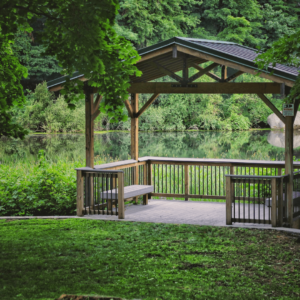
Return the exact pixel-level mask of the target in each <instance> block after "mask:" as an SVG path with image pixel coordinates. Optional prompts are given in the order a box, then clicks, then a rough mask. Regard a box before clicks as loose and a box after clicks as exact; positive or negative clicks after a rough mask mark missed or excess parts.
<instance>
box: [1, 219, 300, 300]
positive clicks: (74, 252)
mask: <svg viewBox="0 0 300 300" xmlns="http://www.w3.org/2000/svg"><path fill="white" fill-rule="evenodd" d="M0 240H1V243H0V252H1V264H0V268H1V272H0V295H1V299H30V300H31V299H51V300H53V299H55V298H57V297H58V296H60V295H61V294H63V293H66V294H85V295H96V294H98V295H110V296H119V297H124V298H127V299H133V298H139V299H295V298H298V297H299V296H300V268H299V267H300V251H299V250H300V244H299V237H298V236H292V235H290V234H287V233H283V232H278V231H273V230H265V231H263V230H255V229H239V228H219V227H208V226H193V225H171V224H152V223H134V222H115V221H99V220H98V221H96V220H83V219H81V220H78V219H77V220H75V219H69V220H23V221H10V222H8V221H5V220H1V221H0Z"/></svg>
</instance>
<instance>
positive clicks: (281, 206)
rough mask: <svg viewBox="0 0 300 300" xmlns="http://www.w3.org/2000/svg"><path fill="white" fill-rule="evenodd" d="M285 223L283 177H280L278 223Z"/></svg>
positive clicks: (280, 224)
mask: <svg viewBox="0 0 300 300" xmlns="http://www.w3.org/2000/svg"><path fill="white" fill-rule="evenodd" d="M282 223H283V178H280V179H279V186H278V219H277V225H278V226H279V227H281V226H282Z"/></svg>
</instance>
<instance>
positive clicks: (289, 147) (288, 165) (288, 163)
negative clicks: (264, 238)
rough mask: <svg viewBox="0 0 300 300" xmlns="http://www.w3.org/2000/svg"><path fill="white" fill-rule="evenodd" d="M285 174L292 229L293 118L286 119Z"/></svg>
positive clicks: (288, 213)
mask: <svg viewBox="0 0 300 300" xmlns="http://www.w3.org/2000/svg"><path fill="white" fill-rule="evenodd" d="M285 118H286V122H285V174H288V175H289V179H288V182H287V183H286V195H287V196H286V209H287V219H288V223H289V225H290V227H292V225H293V184H294V182H293V181H294V180H293V175H294V173H293V171H294V170H293V154H294V152H293V151H294V149H293V144H294V143H293V140H294V132H293V131H294V130H293V117H289V116H287V117H285Z"/></svg>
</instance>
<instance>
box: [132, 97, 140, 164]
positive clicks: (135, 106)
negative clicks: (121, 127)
mask: <svg viewBox="0 0 300 300" xmlns="http://www.w3.org/2000/svg"><path fill="white" fill-rule="evenodd" d="M131 106H132V110H133V117H132V118H131V158H132V159H135V160H138V158H139V137H138V134H139V119H138V118H136V117H135V116H136V114H137V112H138V110H139V95H138V94H137V93H133V94H132V95H131Z"/></svg>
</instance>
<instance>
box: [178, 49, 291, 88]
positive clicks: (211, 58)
mask: <svg viewBox="0 0 300 300" xmlns="http://www.w3.org/2000/svg"><path fill="white" fill-rule="evenodd" d="M177 50H178V51H180V52H183V53H186V54H190V55H192V56H195V57H199V58H203V59H206V60H209V61H213V62H216V63H219V64H220V65H225V66H227V67H231V68H233V69H236V70H239V71H243V72H245V73H249V74H253V75H256V74H257V72H258V71H257V70H254V69H252V68H250V67H245V66H242V65H240V64H238V63H234V62H231V61H227V60H224V59H222V58H218V57H215V56H213V55H209V54H205V53H201V52H199V51H197V50H192V49H189V48H186V47H184V46H179V45H178V46H177ZM259 76H260V77H262V78H266V79H269V80H272V81H275V82H280V83H282V82H283V83H285V84H286V85H287V86H291V87H293V86H294V84H295V82H294V81H292V80H288V79H284V78H281V77H277V76H275V75H270V74H266V73H263V72H261V73H260V75H259Z"/></svg>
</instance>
